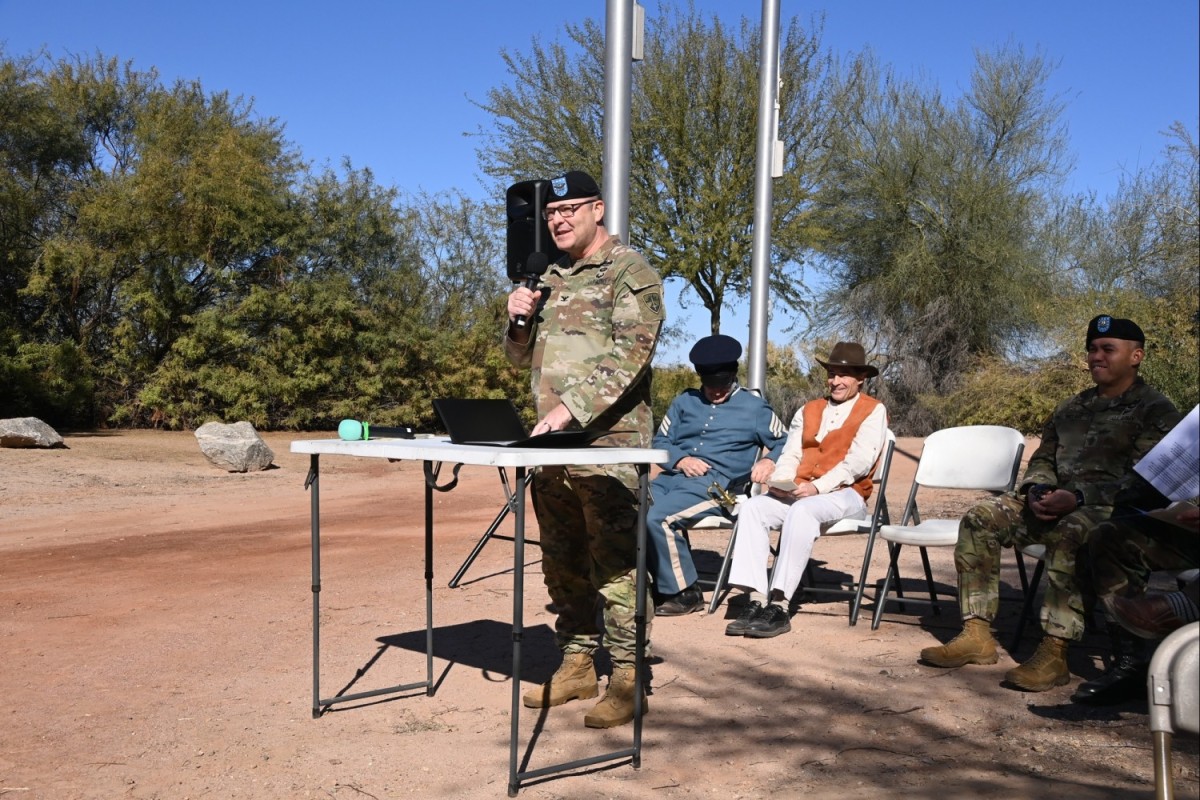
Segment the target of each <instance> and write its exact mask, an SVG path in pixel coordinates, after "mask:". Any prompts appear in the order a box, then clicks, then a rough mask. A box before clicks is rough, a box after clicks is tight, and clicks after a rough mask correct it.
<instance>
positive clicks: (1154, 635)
mask: <svg viewBox="0 0 1200 800" xmlns="http://www.w3.org/2000/svg"><path fill="white" fill-rule="evenodd" d="M1169 504H1170V501H1169V500H1168V499H1167V498H1166V497H1165V496H1163V495H1162V494H1161V493H1160V492H1159V491H1158V490H1157V489H1155V488H1154V487H1153V486H1151V485H1150V484H1149V483H1148V482H1147V481H1146V480H1144V479H1143V478H1141V477H1140V476H1138V475H1134V476H1133V477H1132V480H1131V481H1130V483H1129V485H1128V486H1126V487H1125V488H1123V489H1122V491H1121V493H1120V494H1118V495H1117V498H1116V501H1115V502H1114V504H1113V508H1114V510H1113V515H1112V517H1111V518H1110V519H1109V520H1107V521H1105V522H1102V523H1100V525H1098V526H1097V527H1096V529H1095V530H1094V531H1093V532H1092V535H1091V537H1090V538H1089V539H1088V547H1087V556H1088V557H1087V567H1088V570H1087V571H1088V573H1089V574H1090V579H1089V580H1088V583H1089V584H1090V585H1087V586H1084V589H1085V595H1086V593H1087V590H1090V591H1091V592H1092V593H1094V595H1095V600H1096V601H1098V602H1099V604H1100V605H1101V607H1102V608H1103V609H1104V612H1105V616H1106V619H1107V621H1108V622H1109V635H1110V636H1111V637H1112V639H1113V645H1114V646H1113V651H1114V654H1115V658H1113V660H1112V663H1111V664H1110V665H1109V668H1108V669H1107V670H1105V672H1104V674H1103V675H1100V676H1099V677H1097V678H1095V679H1093V680H1090V681H1086V682H1084V683H1082V684H1080V685H1079V687H1078V688H1077V689H1076V690H1075V694H1073V695H1072V696H1071V699H1072V700H1073V701H1075V702H1076V703H1085V704H1088V705H1102V706H1103V705H1114V704H1117V703H1123V702H1126V701H1127V700H1136V699H1143V700H1144V699H1145V697H1146V675H1147V673H1148V672H1149V670H1150V656H1151V654H1152V652H1153V648H1151V647H1148V646H1147V642H1146V641H1145V640H1146V639H1161V638H1163V637H1164V636H1166V635H1167V634H1168V633H1170V632H1171V631H1173V630H1175V629H1176V628H1178V627H1180V626H1182V625H1185V624H1187V623H1188V622H1194V621H1195V620H1196V619H1197V617H1198V616H1200V612H1198V610H1197V603H1196V588H1197V585H1196V584H1195V583H1192V584H1191V586H1190V587H1189V588H1188V591H1184V592H1167V593H1147V591H1146V589H1147V587H1148V585H1149V578H1150V573H1151V572H1154V571H1159V570H1164V571H1170V570H1177V571H1184V570H1190V569H1195V568H1197V567H1200V536H1197V534H1198V533H1200V513H1198V511H1197V508H1196V505H1195V502H1194V501H1193V502H1191V503H1182V504H1180V505H1178V506H1176V507H1175V509H1174V514H1173V521H1171V522H1167V521H1165V520H1163V519H1160V518H1158V517H1154V516H1151V515H1150V514H1149V513H1147V512H1149V511H1151V510H1154V509H1162V508H1165V507H1166V506H1168V505H1169ZM1081 561H1082V558H1081Z"/></svg>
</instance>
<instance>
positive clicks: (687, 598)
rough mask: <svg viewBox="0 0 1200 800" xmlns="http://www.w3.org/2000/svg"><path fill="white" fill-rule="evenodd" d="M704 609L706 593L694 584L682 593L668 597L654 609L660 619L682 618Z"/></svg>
mask: <svg viewBox="0 0 1200 800" xmlns="http://www.w3.org/2000/svg"><path fill="white" fill-rule="evenodd" d="M702 608H704V593H703V592H701V591H700V587H699V586H697V585H696V584H694V583H693V584H692V585H691V586H689V587H687V588H686V589H684V590H683V591H682V592H679V593H678V594H673V595H670V596H669V597H666V598H665V599H664V600H663V601H662V603H661V604H659V605H657V606H655V607H654V613H655V614H657V615H658V616H660V617H682V616H683V615H684V614H690V613H692V612H693V611H699V610H700V609H702Z"/></svg>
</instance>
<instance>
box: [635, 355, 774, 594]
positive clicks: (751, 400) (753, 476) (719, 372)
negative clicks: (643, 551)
mask: <svg viewBox="0 0 1200 800" xmlns="http://www.w3.org/2000/svg"><path fill="white" fill-rule="evenodd" d="M741 354H742V346H741V345H740V344H739V343H738V341H737V340H736V339H734V338H732V337H730V336H722V335H720V334H718V335H716V336H706V337H704V338H703V339H701V340H700V341H698V342H696V344H695V346H693V347H692V350H691V352H690V353H689V354H688V358H689V359H691V362H692V364H693V365H694V366H695V368H696V372H697V374H699V376H700V384H701V388H699V389H688V390H687V391H685V392H683V393H682V394H680V395H679V396H678V397H676V398H675V399H674V400H673V401H672V402H671V407H670V408H669V409H667V415H666V416H665V417H664V418H663V420H662V423H661V424H660V425H659V427H658V432H657V433H656V434H655V435H654V447H656V448H661V449H663V450H666V451H667V452H668V453H670V454H671V457H670V458H669V459H667V462H666V464H667V466H666V467H665V468H664V469H663V471H662V473H661V474H660V475H659V476H658V477H656V478H655V479H654V480H653V481H652V482H651V484H650V494H651V498H652V501H653V502H652V503H651V505H650V510H649V511H648V512H647V514H646V530H647V535H648V536H649V539H650V573H651V575H652V576H653V577H654V587H655V593H656V594H657V596H658V600H659V604H658V605H657V606H656V607H655V609H654V613H655V614H657V615H662V616H667V617H670V616H679V615H682V614H689V613H691V612H693V611H698V610H700V609H701V608H702V607H703V606H704V595H703V594H702V593H701V592H700V588H699V587H698V586H697V585H696V577H697V575H696V565H695V563H694V562H693V561H692V553H691V550H690V549H689V548H688V543H687V539H686V538H684V535H683V528H685V527H688V526H690V525H691V524H693V523H695V522H696V521H697V520H700V519H702V518H704V517H710V516H713V515H716V514H720V513H722V509H721V506H720V503H719V502H718V501H717V500H716V499H715V498H714V497H713V495H712V493H710V491H709V490H710V488H711V487H712V485H713V484H714V483H715V484H717V485H718V486H720V487H721V488H722V489H724V488H726V487H728V486H729V484H730V483H731V482H734V481H736V480H739V479H747V478H748V479H750V480H752V481H754V482H756V483H762V482H763V481H765V480H767V479H768V478H769V477H770V476H771V473H772V471H773V470H774V469H775V461H776V460H778V458H779V455H780V454H781V453H782V452H783V445H784V442H785V441H786V440H787V430H786V429H785V428H784V426H783V423H782V422H780V420H779V418H778V417H777V416H775V412H774V411H772V410H771V407H770V406H769V405H767V402H766V401H765V400H763V399H762V398H761V397H759V396H758V395H757V394H755V393H754V392H752V391H750V390H748V389H744V388H742V387H741V386H739V385H738V383H737V368H738V358H739V357H741ZM764 450H765V451H766V454H765V456H763V457H762V458H759V455H760V454H762V453H763V451H764Z"/></svg>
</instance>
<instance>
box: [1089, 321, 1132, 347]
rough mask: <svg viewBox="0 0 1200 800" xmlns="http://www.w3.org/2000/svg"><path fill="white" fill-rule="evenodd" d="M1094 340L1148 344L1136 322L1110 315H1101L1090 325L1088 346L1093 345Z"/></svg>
mask: <svg viewBox="0 0 1200 800" xmlns="http://www.w3.org/2000/svg"><path fill="white" fill-rule="evenodd" d="M1093 339H1125V340H1127V341H1130V342H1137V343H1138V344H1140V345H1144V344H1146V334H1144V333H1142V329H1141V328H1139V327H1138V324H1137V323H1136V322H1134V321H1133V320H1131V319H1121V318H1120V317H1110V316H1109V315H1108V314H1101V315H1100V316H1098V317H1096V318H1094V319H1093V320H1092V321H1091V322H1089V323H1088V329H1087V344H1088V345H1091V343H1092V340H1093Z"/></svg>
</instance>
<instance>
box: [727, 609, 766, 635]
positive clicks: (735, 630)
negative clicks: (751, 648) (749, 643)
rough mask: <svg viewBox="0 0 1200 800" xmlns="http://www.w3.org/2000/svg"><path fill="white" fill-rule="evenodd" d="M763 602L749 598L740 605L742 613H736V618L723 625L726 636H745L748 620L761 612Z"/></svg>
mask: <svg viewBox="0 0 1200 800" xmlns="http://www.w3.org/2000/svg"><path fill="white" fill-rule="evenodd" d="M762 610H763V604H762V603H760V602H758V601H757V600H751V601H750V602H749V603H746V605H744V606H742V613H740V614H738V615H737V619H735V620H734V621H733V622H731V623H729V624H728V625H726V626H725V635H726V636H745V635H746V628H748V627H749V626H750V621H751V620H753V619H754V618H755V617H756V616H758V615H759V614H761V613H762Z"/></svg>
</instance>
